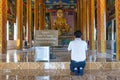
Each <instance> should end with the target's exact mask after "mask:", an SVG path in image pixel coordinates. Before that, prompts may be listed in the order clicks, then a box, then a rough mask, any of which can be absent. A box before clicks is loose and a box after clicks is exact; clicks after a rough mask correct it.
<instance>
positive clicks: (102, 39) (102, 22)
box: [97, 0, 106, 53]
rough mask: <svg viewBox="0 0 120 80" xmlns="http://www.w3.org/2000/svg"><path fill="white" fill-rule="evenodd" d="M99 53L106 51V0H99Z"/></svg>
mask: <svg viewBox="0 0 120 80" xmlns="http://www.w3.org/2000/svg"><path fill="white" fill-rule="evenodd" d="M97 30H98V34H97V36H98V53H106V31H105V30H106V0H97Z"/></svg>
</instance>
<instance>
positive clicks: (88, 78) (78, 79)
mask: <svg viewBox="0 0 120 80" xmlns="http://www.w3.org/2000/svg"><path fill="white" fill-rule="evenodd" d="M0 72H1V74H0V80H120V76H119V74H120V70H88V71H85V74H84V75H83V76H75V75H70V72H69V70H62V71H61V70H59V71H58V70H57V71H56V70H46V71H45V70H44V71H40V70H23V71H22V70H14V71H12V70H9V71H4V70H2V71H0Z"/></svg>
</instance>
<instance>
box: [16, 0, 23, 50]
mask: <svg viewBox="0 0 120 80" xmlns="http://www.w3.org/2000/svg"><path fill="white" fill-rule="evenodd" d="M16 8H17V12H16V23H17V27H18V35H17V49H22V47H23V22H22V21H23V0H17V7H16Z"/></svg>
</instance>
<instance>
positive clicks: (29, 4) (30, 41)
mask: <svg viewBox="0 0 120 80" xmlns="http://www.w3.org/2000/svg"><path fill="white" fill-rule="evenodd" d="M31 19H32V8H31V0H27V23H26V26H27V29H28V36H27V37H28V46H29V47H31V43H32V34H31V33H32V29H31V28H32V24H31V21H32V20H31Z"/></svg>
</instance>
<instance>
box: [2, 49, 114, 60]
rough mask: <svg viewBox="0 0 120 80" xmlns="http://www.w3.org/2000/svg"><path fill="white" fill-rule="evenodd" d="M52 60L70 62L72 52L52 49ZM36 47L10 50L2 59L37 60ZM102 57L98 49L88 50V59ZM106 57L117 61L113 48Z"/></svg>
mask: <svg viewBox="0 0 120 80" xmlns="http://www.w3.org/2000/svg"><path fill="white" fill-rule="evenodd" d="M50 53H51V55H50V56H51V57H50V61H51V62H69V61H70V53H69V52H68V51H67V50H66V49H65V48H63V49H61V50H60V49H54V50H53V51H50ZM35 55H36V53H35V49H34V48H32V49H23V50H8V51H7V54H0V60H1V61H3V62H35ZM99 57H101V54H97V52H96V51H90V50H89V51H88V57H87V61H89V62H97V61H99V60H97V58H99ZM105 59H106V61H107V62H113V61H115V55H114V54H113V52H112V50H107V52H106V55H105Z"/></svg>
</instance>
